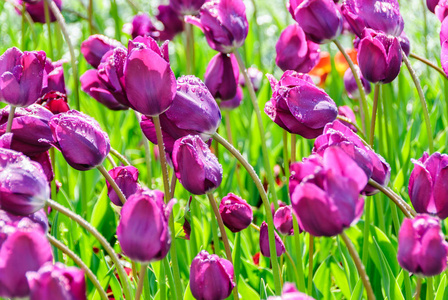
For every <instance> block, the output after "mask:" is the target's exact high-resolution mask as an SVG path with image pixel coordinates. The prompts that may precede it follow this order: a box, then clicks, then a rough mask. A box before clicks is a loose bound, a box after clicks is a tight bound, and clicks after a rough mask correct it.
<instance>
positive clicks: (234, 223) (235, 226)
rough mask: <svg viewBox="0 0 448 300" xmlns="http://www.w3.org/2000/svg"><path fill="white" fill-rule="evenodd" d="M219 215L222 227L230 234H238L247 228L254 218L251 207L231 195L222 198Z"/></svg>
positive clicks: (244, 201)
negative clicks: (224, 226)
mask: <svg viewBox="0 0 448 300" xmlns="http://www.w3.org/2000/svg"><path fill="white" fill-rule="evenodd" d="M219 213H220V215H221V218H222V221H223V222H224V225H226V227H227V228H229V229H230V231H232V232H240V231H241V230H243V229H246V228H247V227H249V225H250V223H251V222H252V219H253V217H254V214H253V212H252V207H250V205H249V204H248V203H247V202H246V200H244V199H242V198H241V197H238V196H237V195H235V194H232V193H229V194H228V195H227V196H225V197H224V198H222V200H221V204H220V205H219Z"/></svg>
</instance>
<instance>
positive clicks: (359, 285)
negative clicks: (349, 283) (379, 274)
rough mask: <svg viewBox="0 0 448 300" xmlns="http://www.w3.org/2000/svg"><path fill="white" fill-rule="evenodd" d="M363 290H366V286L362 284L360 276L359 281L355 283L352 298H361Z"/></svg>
mask: <svg viewBox="0 0 448 300" xmlns="http://www.w3.org/2000/svg"><path fill="white" fill-rule="evenodd" d="M363 290H364V286H363V284H362V280H361V278H359V279H358V282H357V283H356V285H355V288H354V289H353V292H352V296H351V298H350V300H361V299H362V292H363Z"/></svg>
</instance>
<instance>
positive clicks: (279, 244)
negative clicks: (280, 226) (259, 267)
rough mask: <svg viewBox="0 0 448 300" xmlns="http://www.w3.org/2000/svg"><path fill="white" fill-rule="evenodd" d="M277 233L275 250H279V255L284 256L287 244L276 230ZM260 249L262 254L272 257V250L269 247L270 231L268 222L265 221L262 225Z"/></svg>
mask: <svg viewBox="0 0 448 300" xmlns="http://www.w3.org/2000/svg"><path fill="white" fill-rule="evenodd" d="M274 234H275V250H276V251H275V252H277V256H278V257H280V256H282V254H283V253H285V251H286V250H285V244H283V241H282V239H281V238H280V236H279V235H278V234H277V232H275V231H274ZM259 242H260V251H261V254H262V255H263V256H265V257H271V250H270V249H269V233H268V224H266V222H264V221H263V223H261V226H260V240H259Z"/></svg>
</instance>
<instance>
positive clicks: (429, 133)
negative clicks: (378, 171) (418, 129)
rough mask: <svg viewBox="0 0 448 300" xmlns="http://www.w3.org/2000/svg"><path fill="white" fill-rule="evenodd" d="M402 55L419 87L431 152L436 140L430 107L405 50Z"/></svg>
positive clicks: (416, 85)
mask: <svg viewBox="0 0 448 300" xmlns="http://www.w3.org/2000/svg"><path fill="white" fill-rule="evenodd" d="M402 57H403V62H404V63H405V65H406V67H407V68H408V70H409V74H411V77H412V80H413V81H414V84H415V87H416V88H417V92H418V97H419V99H420V104H421V106H422V109H423V117H424V119H425V124H426V134H427V136H428V143H429V152H430V153H429V154H431V153H433V152H434V141H433V139H432V129H431V120H430V119H429V113H428V107H427V106H426V100H425V95H424V94H423V90H422V87H421V85H420V80H419V79H418V77H417V75H416V74H415V71H414V69H413V68H412V66H411V63H410V62H409V59H408V58H407V57H406V55H405V54H404V52H403V51H402Z"/></svg>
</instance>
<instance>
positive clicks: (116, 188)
mask: <svg viewBox="0 0 448 300" xmlns="http://www.w3.org/2000/svg"><path fill="white" fill-rule="evenodd" d="M97 169H98V170H99V171H100V172H101V174H102V175H103V176H104V178H105V179H106V180H107V182H109V184H110V186H111V187H112V188H113V189H114V191H115V193H116V194H117V196H118V198H120V201H121V203H123V204H125V203H126V197H125V196H124V194H123V192H122V191H121V190H120V187H119V186H118V185H117V183H116V182H115V180H114V179H113V178H112V176H110V174H109V172H107V170H106V168H104V166H99V167H97Z"/></svg>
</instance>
